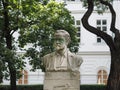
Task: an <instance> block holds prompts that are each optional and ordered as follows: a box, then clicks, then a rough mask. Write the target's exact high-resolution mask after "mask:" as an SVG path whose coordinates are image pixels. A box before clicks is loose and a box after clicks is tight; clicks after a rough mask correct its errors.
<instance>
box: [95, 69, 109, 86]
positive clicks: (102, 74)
mask: <svg viewBox="0 0 120 90" xmlns="http://www.w3.org/2000/svg"><path fill="white" fill-rule="evenodd" d="M107 78H108V75H107V72H106V71H105V70H99V71H98V76H97V83H98V84H107Z"/></svg>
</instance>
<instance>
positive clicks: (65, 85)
mask: <svg viewBox="0 0 120 90" xmlns="http://www.w3.org/2000/svg"><path fill="white" fill-rule="evenodd" d="M70 41H71V39H70V35H69V33H68V32H67V31H65V30H57V31H56V32H55V34H54V44H53V45H54V48H55V51H54V52H52V53H50V54H47V55H45V56H44V57H43V66H44V68H45V80H44V90H70V89H71V90H80V88H79V77H80V75H79V68H80V65H81V64H82V62H83V60H82V58H81V57H80V56H79V55H77V54H74V53H71V52H70V51H69V49H68V48H67V46H68V44H69V43H70ZM51 80H52V81H51ZM63 81H64V82H63ZM73 81H74V82H75V83H73ZM51 83H52V84H51ZM56 83H58V84H56ZM75 84H76V85H77V86H76V85H75Z"/></svg>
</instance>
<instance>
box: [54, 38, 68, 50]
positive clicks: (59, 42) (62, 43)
mask: <svg viewBox="0 0 120 90" xmlns="http://www.w3.org/2000/svg"><path fill="white" fill-rule="evenodd" d="M66 46H67V44H66V40H65V38H64V37H63V36H57V37H55V38H54V48H55V50H56V51H59V50H63V49H65V48H66Z"/></svg>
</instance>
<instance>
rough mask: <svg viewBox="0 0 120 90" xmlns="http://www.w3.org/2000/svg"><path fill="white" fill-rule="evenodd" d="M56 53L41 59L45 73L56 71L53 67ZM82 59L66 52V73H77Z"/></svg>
mask: <svg viewBox="0 0 120 90" xmlns="http://www.w3.org/2000/svg"><path fill="white" fill-rule="evenodd" d="M55 58H56V52H53V53H50V54H47V55H45V56H44V57H43V59H42V60H43V66H44V68H45V71H57V70H56V67H55ZM82 62H83V59H82V58H81V57H80V56H79V55H76V54H74V53H71V52H70V51H69V50H68V51H67V71H73V72H74V71H79V68H80V65H81V64H82Z"/></svg>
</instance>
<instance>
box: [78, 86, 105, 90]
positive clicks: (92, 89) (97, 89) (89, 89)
mask: <svg viewBox="0 0 120 90" xmlns="http://www.w3.org/2000/svg"><path fill="white" fill-rule="evenodd" d="M80 90H105V85H81V86H80Z"/></svg>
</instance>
